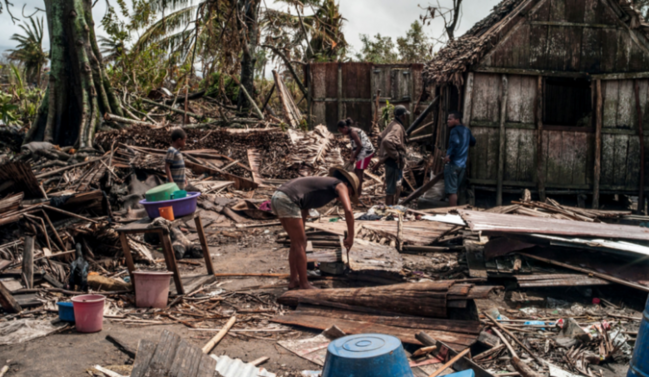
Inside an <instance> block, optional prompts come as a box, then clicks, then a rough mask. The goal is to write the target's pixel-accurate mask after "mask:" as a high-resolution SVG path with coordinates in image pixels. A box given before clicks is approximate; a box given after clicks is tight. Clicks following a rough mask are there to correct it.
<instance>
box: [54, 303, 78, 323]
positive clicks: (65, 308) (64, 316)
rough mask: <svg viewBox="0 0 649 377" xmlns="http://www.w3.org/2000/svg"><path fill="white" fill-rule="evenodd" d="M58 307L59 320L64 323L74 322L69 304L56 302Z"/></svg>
mask: <svg viewBox="0 0 649 377" xmlns="http://www.w3.org/2000/svg"><path fill="white" fill-rule="evenodd" d="M56 305H58V306H59V319H61V321H66V322H74V308H73V307H72V303H71V302H57V303H56Z"/></svg>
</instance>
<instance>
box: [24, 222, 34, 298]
mask: <svg viewBox="0 0 649 377" xmlns="http://www.w3.org/2000/svg"><path fill="white" fill-rule="evenodd" d="M22 265H23V274H24V278H25V288H27V289H30V288H34V236H32V235H27V236H25V245H24V249H23V263H22Z"/></svg>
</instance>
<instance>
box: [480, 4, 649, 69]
mask: <svg viewBox="0 0 649 377" xmlns="http://www.w3.org/2000/svg"><path fill="white" fill-rule="evenodd" d="M634 39H635V41H634ZM644 39H645V38H644V36H641V35H636V37H635V38H632V36H631V34H630V32H629V30H628V29H627V28H626V27H624V26H623V25H622V24H621V22H620V19H619V16H618V15H617V14H616V9H615V8H613V7H611V6H610V5H609V3H608V2H606V1H601V0H541V1H539V2H538V4H537V5H536V6H534V7H533V8H532V10H531V11H530V13H529V14H528V15H527V16H526V17H525V18H523V19H522V20H521V21H519V22H518V24H517V25H516V26H514V27H513V28H512V30H511V31H510V32H509V33H508V35H507V36H506V37H505V38H504V40H503V41H502V42H500V43H499V45H498V46H497V47H496V48H494V49H493V50H492V51H491V52H490V53H488V54H487V55H486V56H485V58H483V59H482V61H481V65H480V66H481V68H483V69H486V70H489V69H492V70H493V69H499V68H500V69H504V68H516V69H534V70H547V71H559V72H572V73H577V72H579V73H589V74H598V73H611V72H615V73H623V72H646V71H647V67H648V66H649V55H648V54H647V53H646V51H647V47H646V46H642V45H641V43H642V40H644Z"/></svg>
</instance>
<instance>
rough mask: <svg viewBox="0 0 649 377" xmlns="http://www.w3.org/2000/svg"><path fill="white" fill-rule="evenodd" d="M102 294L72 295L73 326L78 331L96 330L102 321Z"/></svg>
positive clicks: (98, 329)
mask: <svg viewBox="0 0 649 377" xmlns="http://www.w3.org/2000/svg"><path fill="white" fill-rule="evenodd" d="M105 300H106V297H105V296H102V295H81V296H75V297H72V306H73V308H74V319H75V321H76V322H75V326H76V328H77V331H78V332H85V333H89V332H98V331H101V328H102V326H103V323H104V301H105Z"/></svg>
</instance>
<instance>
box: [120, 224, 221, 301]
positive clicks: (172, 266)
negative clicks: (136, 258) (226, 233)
mask: <svg viewBox="0 0 649 377" xmlns="http://www.w3.org/2000/svg"><path fill="white" fill-rule="evenodd" d="M190 216H193V218H194V222H195V223H196V232H197V233H198V238H199V240H200V242H201V248H202V249H203V258H205V267H206V268H207V273H208V274H210V275H211V276H214V266H212V258H211V257H210V249H209V247H208V246H207V240H206V239H205V232H204V231H203V223H202V222H201V217H200V216H199V215H198V214H194V215H190ZM152 221H153V220H151V219H149V218H146V219H142V220H139V221H136V222H132V223H130V224H128V225H125V226H123V227H120V228H117V229H116V230H117V233H118V234H119V239H120V241H121V242H122V250H123V251H124V258H125V259H126V267H127V268H128V273H129V274H130V275H131V282H133V285H134V286H135V279H134V278H133V271H134V270H135V264H134V263H133V256H132V255H131V248H130V246H129V245H128V239H127V238H126V235H127V234H140V233H144V234H146V233H155V234H158V236H159V237H160V242H162V253H163V254H164V258H165V264H166V265H167V270H169V271H171V272H173V276H174V283H175V284H176V291H177V292H178V294H180V295H183V294H185V290H184V288H183V283H182V280H181V279H180V273H179V272H178V265H177V264H176V256H175V255H174V251H173V248H172V247H171V239H170V238H169V231H168V230H167V229H166V228H164V227H161V226H151V222H152Z"/></svg>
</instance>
